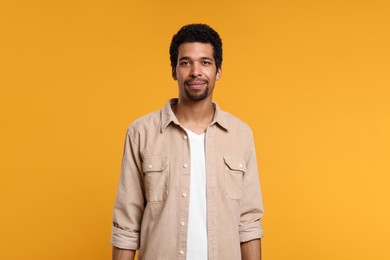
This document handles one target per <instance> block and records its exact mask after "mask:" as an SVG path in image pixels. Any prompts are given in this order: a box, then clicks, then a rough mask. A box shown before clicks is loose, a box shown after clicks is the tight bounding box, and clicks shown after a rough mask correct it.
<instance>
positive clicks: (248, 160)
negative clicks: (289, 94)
mask: <svg viewBox="0 0 390 260" xmlns="http://www.w3.org/2000/svg"><path fill="white" fill-rule="evenodd" d="M250 137H251V138H250V140H249V143H248V146H247V152H246V155H245V164H246V172H245V174H244V177H243V196H242V200H241V208H240V209H241V216H240V227H239V234H240V242H241V243H242V244H241V248H244V251H245V252H247V248H250V249H252V248H253V246H256V245H257V248H258V250H257V249H256V250H255V251H256V252H257V251H258V252H260V243H259V242H260V240H259V239H261V238H262V237H263V228H262V224H261V219H262V217H263V215H264V210H263V202H262V194H261V189H260V183H259V175H258V168H257V160H256V151H255V144H254V140H253V136H252V133H250ZM244 259H245V258H244ZM247 259H260V258H247Z"/></svg>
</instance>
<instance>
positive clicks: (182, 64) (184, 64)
mask: <svg viewBox="0 0 390 260" xmlns="http://www.w3.org/2000/svg"><path fill="white" fill-rule="evenodd" d="M179 64H180V66H186V65H188V64H190V63H189V62H188V61H181V62H180V63H179Z"/></svg>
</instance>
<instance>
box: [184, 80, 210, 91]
mask: <svg viewBox="0 0 390 260" xmlns="http://www.w3.org/2000/svg"><path fill="white" fill-rule="evenodd" d="M206 83H207V82H206V81H202V80H193V81H189V82H186V85H187V86H188V87H189V88H191V89H201V88H203V87H204V86H205V85H206Z"/></svg>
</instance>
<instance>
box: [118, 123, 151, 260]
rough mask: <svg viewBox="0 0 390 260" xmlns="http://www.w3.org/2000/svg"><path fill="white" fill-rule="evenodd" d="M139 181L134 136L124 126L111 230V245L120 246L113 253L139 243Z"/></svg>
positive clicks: (141, 194) (141, 188) (141, 190)
mask: <svg viewBox="0 0 390 260" xmlns="http://www.w3.org/2000/svg"><path fill="white" fill-rule="evenodd" d="M143 183H144V181H143V175H142V169H141V156H140V152H139V145H138V140H136V139H134V137H133V135H132V133H131V129H128V131H127V133H126V139H125V146H124V151H123V159H122V168H121V175H120V179H119V185H118V191H117V197H116V201H115V206H114V214H113V226H112V233H111V244H112V246H114V247H116V248H118V249H119V248H120V249H121V250H116V249H113V255H117V254H118V255H119V256H120V257H122V255H124V256H125V255H126V252H127V251H129V250H132V251H135V250H137V249H138V248H139V246H140V229H141V222H142V217H143V211H144V204H145V198H144V186H143ZM124 250H127V251H124ZM127 253H128V252H127ZM118 259H122V258H118Z"/></svg>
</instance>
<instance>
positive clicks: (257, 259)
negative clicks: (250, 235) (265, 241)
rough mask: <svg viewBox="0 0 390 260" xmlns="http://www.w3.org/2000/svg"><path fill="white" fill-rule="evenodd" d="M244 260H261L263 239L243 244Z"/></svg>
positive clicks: (242, 256)
mask: <svg viewBox="0 0 390 260" xmlns="http://www.w3.org/2000/svg"><path fill="white" fill-rule="evenodd" d="M240 246H241V259H242V260H261V239H254V240H251V241H248V242H244V243H241V245H240Z"/></svg>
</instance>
